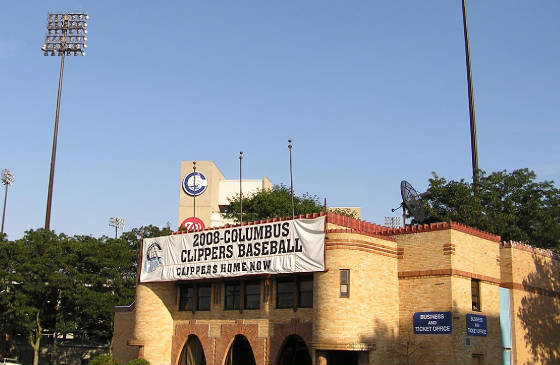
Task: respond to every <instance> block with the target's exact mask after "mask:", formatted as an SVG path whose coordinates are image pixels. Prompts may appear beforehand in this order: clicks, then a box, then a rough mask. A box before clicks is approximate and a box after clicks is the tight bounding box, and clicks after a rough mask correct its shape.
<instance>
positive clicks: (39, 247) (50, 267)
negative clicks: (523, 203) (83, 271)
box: [0, 229, 70, 365]
mask: <svg viewBox="0 0 560 365" xmlns="http://www.w3.org/2000/svg"><path fill="white" fill-rule="evenodd" d="M0 250H1V251H2V252H1V253H0V257H1V260H2V263H3V264H4V263H9V264H8V268H7V269H6V268H5V267H3V269H2V270H1V271H0V275H1V277H0V282H2V289H3V293H2V295H1V296H0V306H1V307H2V309H3V316H5V318H6V322H7V325H6V326H7V327H9V328H5V330H8V333H21V334H23V335H25V336H26V337H27V339H28V342H29V344H30V346H31V347H32V348H33V351H34V357H33V364H34V365H37V364H38V362H39V348H40V345H41V335H42V333H43V330H48V331H51V332H52V331H53V330H54V328H55V326H56V313H57V310H58V306H59V304H60V302H61V300H62V298H63V297H64V294H63V292H64V290H65V288H67V287H68V285H69V284H68V282H67V279H68V277H67V275H66V274H67V272H66V270H65V268H66V267H67V256H66V254H67V252H68V251H69V250H70V242H69V240H68V237H66V236H65V235H58V236H57V235H56V234H55V233H53V232H51V231H46V230H44V229H39V230H36V231H33V230H31V231H27V232H26V234H25V236H24V237H23V238H21V239H20V240H17V241H15V242H9V243H2V246H1V249H0Z"/></svg>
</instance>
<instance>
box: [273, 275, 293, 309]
mask: <svg viewBox="0 0 560 365" xmlns="http://www.w3.org/2000/svg"><path fill="white" fill-rule="evenodd" d="M294 284H295V283H294V279H293V278H282V279H278V280H277V281H276V308H293V307H294V288H295V285H294Z"/></svg>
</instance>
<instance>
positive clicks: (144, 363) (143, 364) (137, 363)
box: [127, 357, 150, 365]
mask: <svg viewBox="0 0 560 365" xmlns="http://www.w3.org/2000/svg"><path fill="white" fill-rule="evenodd" d="M127 365H150V362H149V361H148V360H146V359H143V358H141V357H139V358H138V359H133V360H130V361H129V362H128V364H127Z"/></svg>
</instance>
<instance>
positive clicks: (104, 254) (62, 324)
mask: <svg viewBox="0 0 560 365" xmlns="http://www.w3.org/2000/svg"><path fill="white" fill-rule="evenodd" d="M154 232H155V230H154ZM136 260H137V254H136V251H135V250H134V249H133V248H132V247H131V245H130V243H129V242H127V241H126V240H124V239H112V238H107V237H102V238H94V237H91V236H75V237H67V236H66V235H64V234H60V235H56V234H55V233H54V232H52V231H46V230H43V229H39V230H36V231H33V230H30V231H27V232H26V233H25V236H24V237H23V238H22V239H20V240H17V241H15V242H0V285H1V287H0V288H1V289H0V291H1V293H2V295H0V311H1V313H2V316H0V317H1V319H0V330H2V333H6V334H20V335H24V336H25V337H26V338H28V341H29V344H30V345H31V347H32V348H33V350H34V364H37V362H38V355H39V348H40V345H41V335H42V334H44V333H45V332H48V333H55V334H60V333H73V334H74V335H75V337H76V338H81V339H83V340H85V341H87V342H97V343H109V342H110V341H111V339H112V332H113V314H114V313H113V312H114V307H115V306H117V305H128V304H130V303H132V301H133V300H134V289H135V285H136V263H137V261H136Z"/></svg>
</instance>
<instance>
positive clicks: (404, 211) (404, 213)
mask: <svg viewBox="0 0 560 365" xmlns="http://www.w3.org/2000/svg"><path fill="white" fill-rule="evenodd" d="M402 226H403V227H406V209H405V207H404V204H403V205H402Z"/></svg>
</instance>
